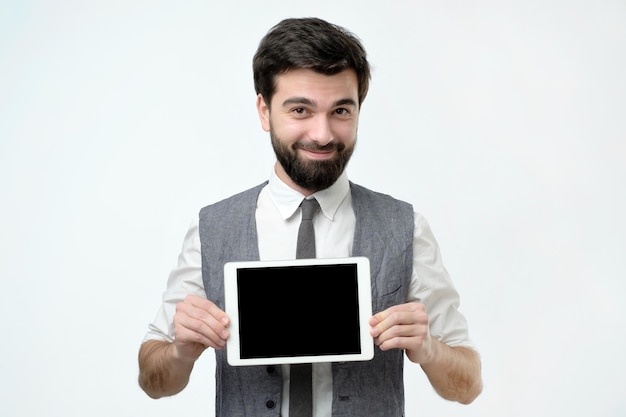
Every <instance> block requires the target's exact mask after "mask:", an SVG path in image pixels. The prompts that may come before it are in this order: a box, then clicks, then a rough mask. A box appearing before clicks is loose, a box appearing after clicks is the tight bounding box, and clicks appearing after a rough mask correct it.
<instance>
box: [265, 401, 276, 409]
mask: <svg viewBox="0 0 626 417" xmlns="http://www.w3.org/2000/svg"><path fill="white" fill-rule="evenodd" d="M265 406H266V407H267V408H269V409H270V410H272V409H273V408H274V407H276V403H275V402H274V400H267V402H266V403H265Z"/></svg>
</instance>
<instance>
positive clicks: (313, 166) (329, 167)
mask: <svg viewBox="0 0 626 417" xmlns="http://www.w3.org/2000/svg"><path fill="white" fill-rule="evenodd" d="M270 138H271V139H272V147H273V148H274V153H275V154H276V159H278V162H279V163H280V165H282V167H283V169H284V170H285V172H286V173H287V175H288V176H289V178H291V180H292V181H293V182H294V183H296V185H298V186H299V187H302V188H304V189H306V190H315V191H319V190H324V189H326V188H328V187H330V186H331V185H333V184H334V183H335V181H337V178H339V177H340V176H341V174H342V173H343V171H344V169H345V168H346V165H348V161H350V157H351V156H352V152H354V145H351V146H349V147H346V146H345V145H344V144H343V143H335V142H330V143H329V144H327V145H325V146H316V145H315V144H310V145H309V144H307V145H303V144H301V143H300V142H296V143H295V144H293V145H292V146H291V148H290V147H288V146H285V145H284V144H283V142H282V141H281V140H280V139H279V138H278V137H277V136H276V135H275V134H274V132H273V131H272V130H271V129H270ZM355 143H356V141H355ZM298 149H310V150H319V151H328V150H335V151H336V153H335V155H334V156H333V157H332V158H331V159H327V160H323V161H311V160H305V159H301V158H298V153H297V152H296V151H297V150H298Z"/></svg>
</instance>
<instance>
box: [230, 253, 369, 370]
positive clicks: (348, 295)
mask: <svg viewBox="0 0 626 417" xmlns="http://www.w3.org/2000/svg"><path fill="white" fill-rule="evenodd" d="M237 285H238V289H239V290H238V294H237V295H238V299H239V343H240V351H241V357H242V358H243V359H253V358H269V357H291V356H319V355H341V354H344V355H346V354H358V353H361V340H360V325H359V300H358V282H357V266H356V264H333V265H316V266H288V267H269V268H268V267H264V268H244V269H239V270H238V271H237Z"/></svg>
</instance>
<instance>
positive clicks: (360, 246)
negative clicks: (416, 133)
mask: <svg viewBox="0 0 626 417" xmlns="http://www.w3.org/2000/svg"><path fill="white" fill-rule="evenodd" d="M265 185H266V183H264V184H261V185H259V186H257V187H254V188H252V189H250V190H247V191H244V192H242V193H240V194H237V195H234V196H232V197H230V198H228V199H226V200H223V201H220V202H218V203H215V204H213V205H210V206H207V207H204V208H203V209H202V210H200V242H201V248H202V280H203V282H204V288H205V291H206V294H207V297H208V298H209V299H210V300H212V301H213V302H215V303H216V304H217V305H218V306H219V307H220V308H221V309H224V285H223V282H224V264H225V263H226V262H229V261H243V260H259V248H258V241H257V232H256V220H255V209H256V201H257V199H258V195H259V193H260V191H261V189H262V188H263V187H264V186H265ZM350 188H351V192H352V205H353V209H354V212H355V215H356V227H355V233H354V243H353V247H352V256H366V257H367V258H369V260H370V268H371V275H372V308H373V311H374V312H375V313H376V312H379V311H382V310H384V309H386V308H388V307H391V306H393V305H396V304H401V303H404V302H406V298H407V291H408V287H409V282H410V279H411V271H412V265H413V229H414V226H413V225H414V219H413V208H412V207H411V206H410V205H409V204H407V203H404V202H401V201H398V200H396V199H393V198H391V197H389V196H387V195H384V194H379V193H375V192H373V191H370V190H368V189H366V188H364V187H361V186H358V185H356V184H352V183H350ZM215 352H216V375H215V376H216V400H215V408H216V414H215V415H216V417H279V415H280V402H281V389H282V388H281V387H282V376H281V368H280V366H249V367H232V366H230V365H228V363H227V362H226V352H225V350H218V351H215ZM403 364H404V356H403V351H401V350H398V349H394V350H391V351H387V352H382V351H381V350H380V349H378V348H377V347H376V348H375V353H374V359H372V360H371V361H367V362H339V363H333V364H332V373H333V406H332V415H333V417H361V416H363V417H365V416H367V417H400V416H403V415H404V385H403Z"/></svg>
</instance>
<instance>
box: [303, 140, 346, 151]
mask: <svg viewBox="0 0 626 417" xmlns="http://www.w3.org/2000/svg"><path fill="white" fill-rule="evenodd" d="M345 148H346V145H344V144H343V143H338V142H328V143H327V144H326V145H318V144H317V143H315V142H296V143H294V145H293V149H294V150H296V149H302V150H305V151H319V152H327V151H337V152H341V151H343V150H344V149H345Z"/></svg>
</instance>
